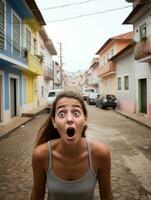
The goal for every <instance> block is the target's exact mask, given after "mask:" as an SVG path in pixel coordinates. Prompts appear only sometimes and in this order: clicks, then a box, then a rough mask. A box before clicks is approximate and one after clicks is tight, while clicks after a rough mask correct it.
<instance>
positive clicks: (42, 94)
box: [41, 86, 44, 97]
mask: <svg viewBox="0 0 151 200" xmlns="http://www.w3.org/2000/svg"><path fill="white" fill-rule="evenodd" d="M41 97H44V86H41Z"/></svg>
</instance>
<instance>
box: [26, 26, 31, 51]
mask: <svg viewBox="0 0 151 200" xmlns="http://www.w3.org/2000/svg"><path fill="white" fill-rule="evenodd" d="M26 48H27V49H28V50H29V51H30V50H31V32H30V31H29V29H28V28H27V27H26Z"/></svg>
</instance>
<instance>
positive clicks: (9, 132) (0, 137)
mask: <svg viewBox="0 0 151 200" xmlns="http://www.w3.org/2000/svg"><path fill="white" fill-rule="evenodd" d="M33 119H34V117H32V118H29V119H28V120H27V121H25V122H23V123H21V124H19V125H18V126H16V127H14V128H12V129H11V130H9V131H8V132H6V133H4V134H3V135H1V136H0V141H1V140H3V139H5V138H7V137H8V136H9V135H10V134H11V133H12V132H13V131H15V130H16V129H18V128H19V127H20V126H22V125H24V124H26V123H27V122H29V121H31V120H33Z"/></svg>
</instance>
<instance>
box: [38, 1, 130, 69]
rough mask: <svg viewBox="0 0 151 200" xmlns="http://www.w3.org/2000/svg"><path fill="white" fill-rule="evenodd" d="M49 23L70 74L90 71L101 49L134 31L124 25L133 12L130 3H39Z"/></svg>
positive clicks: (64, 65) (56, 58) (55, 58)
mask: <svg viewBox="0 0 151 200" xmlns="http://www.w3.org/2000/svg"><path fill="white" fill-rule="evenodd" d="M35 1H36V3H37V6H38V7H39V9H40V11H41V13H42V15H43V18H44V20H45V22H46V26H45V29H46V32H47V34H48V36H49V38H50V39H51V40H52V42H53V44H54V46H55V48H56V50H57V54H58V56H55V57H54V60H56V61H58V62H60V43H61V46H62V51H61V54H62V63H63V66H62V68H63V69H64V70H65V71H68V72H76V71H78V70H86V69H89V67H90V65H91V61H92V59H93V57H94V56H95V54H96V52H97V51H98V50H99V49H100V47H101V46H102V45H103V44H104V43H105V42H106V41H107V40H108V39H109V38H111V37H113V36H116V35H119V34H122V33H126V32H129V31H132V25H123V24H122V23H123V21H124V20H125V19H126V17H127V16H128V15H129V13H130V12H131V10H132V4H131V3H128V2H126V0H44V1H42V0H35Z"/></svg>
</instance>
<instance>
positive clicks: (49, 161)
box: [48, 141, 52, 170]
mask: <svg viewBox="0 0 151 200" xmlns="http://www.w3.org/2000/svg"><path fill="white" fill-rule="evenodd" d="M48 153H49V160H48V163H49V164H48V170H50V169H51V166H52V153H51V142H50V141H48Z"/></svg>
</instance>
